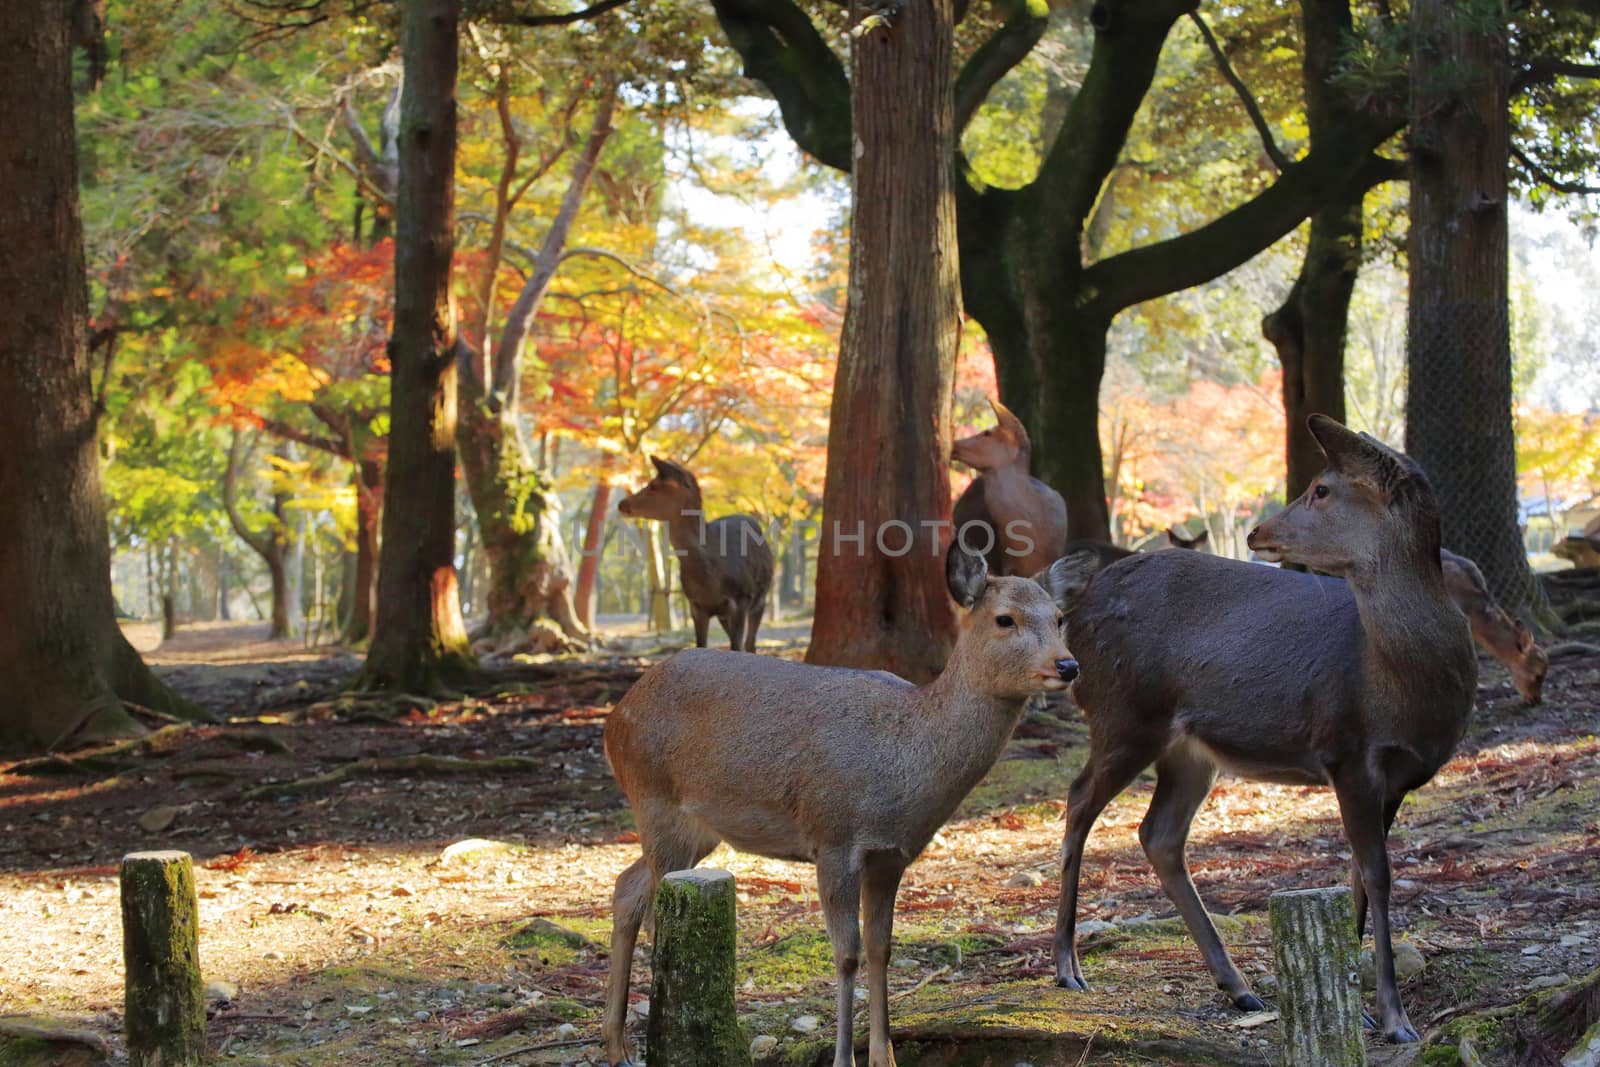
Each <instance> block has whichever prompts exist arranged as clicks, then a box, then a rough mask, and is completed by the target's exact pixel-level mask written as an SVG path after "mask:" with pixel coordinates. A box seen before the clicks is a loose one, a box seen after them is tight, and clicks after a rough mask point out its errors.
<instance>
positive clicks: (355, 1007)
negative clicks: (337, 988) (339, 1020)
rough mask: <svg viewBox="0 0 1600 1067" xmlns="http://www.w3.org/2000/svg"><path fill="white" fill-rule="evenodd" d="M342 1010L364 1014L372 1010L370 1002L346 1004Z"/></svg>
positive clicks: (352, 1013) (353, 1013)
mask: <svg viewBox="0 0 1600 1067" xmlns="http://www.w3.org/2000/svg"><path fill="white" fill-rule="evenodd" d="M344 1010H345V1011H347V1012H349V1013H350V1014H351V1015H365V1014H367V1013H368V1012H369V1011H371V1010H372V1005H371V1004H346V1005H345V1006H344Z"/></svg>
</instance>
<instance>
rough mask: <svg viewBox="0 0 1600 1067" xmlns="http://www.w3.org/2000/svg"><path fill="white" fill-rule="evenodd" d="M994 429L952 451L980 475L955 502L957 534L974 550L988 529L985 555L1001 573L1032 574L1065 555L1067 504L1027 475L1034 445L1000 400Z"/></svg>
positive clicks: (992, 403)
mask: <svg viewBox="0 0 1600 1067" xmlns="http://www.w3.org/2000/svg"><path fill="white" fill-rule="evenodd" d="M989 406H990V407H991V408H993V409H994V414H995V419H996V420H997V422H996V425H995V426H993V427H991V428H989V429H987V430H984V431H983V432H982V433H979V434H974V435H973V436H971V437H963V438H961V439H960V440H958V441H956V442H955V443H954V444H953V445H951V448H950V458H951V459H952V460H954V461H959V462H961V463H965V464H966V465H967V466H969V467H971V468H973V469H974V470H976V471H977V472H978V476H977V477H976V478H974V479H973V480H972V484H971V485H969V486H967V488H966V489H965V490H964V491H963V492H962V494H961V495H960V496H959V497H957V498H956V502H955V507H954V509H953V511H952V519H953V520H954V524H955V529H956V532H957V536H958V537H960V538H961V539H962V543H963V544H965V545H967V546H968V547H974V546H975V544H976V542H977V539H978V537H979V535H978V534H977V533H973V532H970V530H969V528H970V527H972V526H974V525H977V526H978V528H979V529H982V530H986V531H987V533H986V535H985V536H984V537H983V541H984V543H985V544H986V545H987V547H986V548H985V549H984V552H983V555H984V557H985V559H986V560H987V562H988V564H989V570H990V571H991V572H993V573H995V574H999V575H1028V574H1034V573H1036V572H1037V571H1039V570H1040V569H1041V568H1043V567H1047V566H1049V565H1050V563H1051V561H1053V560H1056V559H1059V558H1061V557H1062V556H1065V555H1066V542H1067V505H1066V503H1065V502H1064V501H1063V500H1062V499H1061V494H1060V493H1058V492H1056V491H1055V490H1054V489H1052V488H1050V487H1049V486H1048V485H1046V484H1044V483H1043V482H1041V481H1040V480H1039V479H1037V478H1035V477H1033V476H1032V475H1031V474H1029V473H1028V466H1029V456H1030V455H1031V453H1032V451H1033V443H1032V441H1031V440H1030V439H1029V437H1028V430H1027V428H1026V427H1025V426H1023V425H1022V420H1021V419H1019V418H1017V417H1016V416H1015V415H1013V414H1012V413H1011V411H1010V410H1009V409H1008V408H1006V406H1005V405H1004V404H1002V403H1000V402H999V401H998V400H990V401H989Z"/></svg>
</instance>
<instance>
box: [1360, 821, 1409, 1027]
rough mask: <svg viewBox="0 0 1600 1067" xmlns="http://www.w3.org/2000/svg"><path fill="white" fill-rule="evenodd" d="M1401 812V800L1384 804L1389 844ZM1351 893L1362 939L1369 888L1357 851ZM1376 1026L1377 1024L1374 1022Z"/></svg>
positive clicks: (1384, 834)
mask: <svg viewBox="0 0 1600 1067" xmlns="http://www.w3.org/2000/svg"><path fill="white" fill-rule="evenodd" d="M1398 814H1400V801H1398V800H1392V801H1389V802H1388V803H1386V804H1384V806H1383V840H1384V844H1385V845H1386V846H1387V844H1388V842H1389V831H1390V829H1392V828H1393V826H1394V817H1395V816H1396V815H1398ZM1350 893H1351V895H1352V896H1354V897H1355V904H1356V940H1357V941H1360V940H1361V938H1362V936H1363V934H1364V933H1365V932H1366V929H1367V889H1366V886H1364V885H1362V884H1361V868H1360V867H1359V866H1357V865H1356V857H1355V853H1354V852H1352V853H1351V854H1350ZM1373 1025H1374V1028H1376V1024H1373Z"/></svg>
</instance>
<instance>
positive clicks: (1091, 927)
mask: <svg viewBox="0 0 1600 1067" xmlns="http://www.w3.org/2000/svg"><path fill="white" fill-rule="evenodd" d="M1116 925H1117V924H1116V923H1108V922H1106V921H1105V920H1104V919H1084V920H1083V921H1082V922H1080V923H1078V927H1077V928H1078V936H1079V937H1087V936H1089V935H1090V934H1098V933H1099V932H1100V931H1101V930H1111V929H1114V928H1115V927H1116Z"/></svg>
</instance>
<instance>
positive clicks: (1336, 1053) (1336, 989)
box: [1267, 886, 1367, 1067]
mask: <svg viewBox="0 0 1600 1067" xmlns="http://www.w3.org/2000/svg"><path fill="white" fill-rule="evenodd" d="M1267 912H1268V916H1269V918H1270V920H1271V923H1272V954H1273V957H1274V958H1275V959H1276V961H1277V968H1278V1011H1279V1013H1280V1014H1281V1015H1282V1016H1283V1054H1282V1057H1281V1058H1280V1060H1279V1062H1280V1063H1282V1064H1283V1065H1284V1067H1303V1065H1304V1064H1311V1063H1315V1064H1319V1065H1321V1067H1365V1065H1366V1062H1367V1047H1366V1042H1365V1040H1364V1039H1363V1038H1362V1036H1361V977H1360V967H1359V956H1360V951H1359V950H1360V945H1359V944H1358V942H1357V941H1356V913H1355V902H1354V901H1353V899H1352V898H1351V895H1350V890H1349V889H1347V888H1344V887H1342V886H1341V887H1339V888H1335V889H1301V890H1297V891H1294V892H1288V893H1274V894H1272V896H1271V897H1269V898H1268V900H1267Z"/></svg>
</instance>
